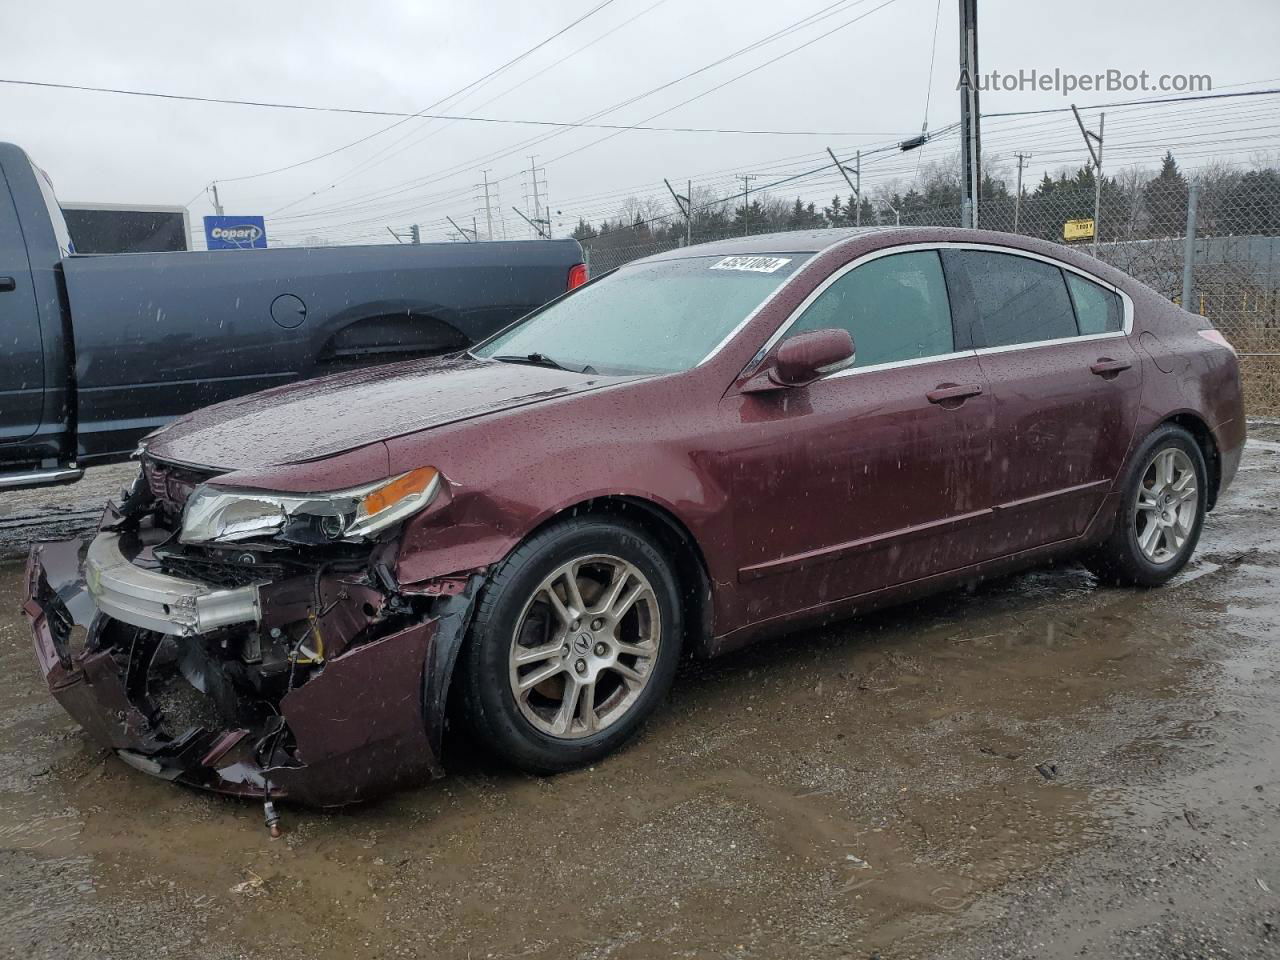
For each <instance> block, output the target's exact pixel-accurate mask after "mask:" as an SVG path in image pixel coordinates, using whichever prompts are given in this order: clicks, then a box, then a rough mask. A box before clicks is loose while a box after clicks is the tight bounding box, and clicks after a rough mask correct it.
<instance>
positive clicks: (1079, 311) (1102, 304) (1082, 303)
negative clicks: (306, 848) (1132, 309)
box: [1063, 271, 1124, 336]
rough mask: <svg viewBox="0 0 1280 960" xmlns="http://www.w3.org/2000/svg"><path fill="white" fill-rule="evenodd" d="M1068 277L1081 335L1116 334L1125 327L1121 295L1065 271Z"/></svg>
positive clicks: (1068, 286)
mask: <svg viewBox="0 0 1280 960" xmlns="http://www.w3.org/2000/svg"><path fill="white" fill-rule="evenodd" d="M1063 272H1064V273H1065V274H1066V277H1067V289H1068V290H1069V291H1070V292H1071V302H1072V303H1073V304H1074V305H1075V308H1076V322H1077V323H1078V324H1079V326H1080V333H1081V335H1084V336H1088V335H1089V334H1094V333H1115V332H1117V331H1119V330H1121V329H1122V328H1123V327H1124V308H1123V307H1122V306H1121V305H1120V295H1119V294H1118V293H1116V292H1115V291H1113V290H1108V289H1107V288H1106V287H1102V286H1099V285H1098V284H1096V283H1094V282H1093V281H1092V280H1086V279H1085V278H1084V277H1082V276H1080V275H1079V274H1075V273H1071V272H1070V271H1063Z"/></svg>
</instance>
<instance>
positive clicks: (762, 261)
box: [711, 256, 791, 273]
mask: <svg viewBox="0 0 1280 960" xmlns="http://www.w3.org/2000/svg"><path fill="white" fill-rule="evenodd" d="M790 262H791V258H790V257H741V256H739V257H725V258H724V259H722V260H719V261H717V262H716V263H713V264H712V265H711V269H712V270H746V271H747V272H748V273H774V272H775V271H777V270H781V269H782V268H783V267H785V266H786V265H787V264H788V263H790Z"/></svg>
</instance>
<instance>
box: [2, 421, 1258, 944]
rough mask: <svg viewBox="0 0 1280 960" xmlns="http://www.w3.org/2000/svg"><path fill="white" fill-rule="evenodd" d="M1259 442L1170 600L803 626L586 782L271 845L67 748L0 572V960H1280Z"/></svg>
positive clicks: (1058, 599)
mask: <svg viewBox="0 0 1280 960" xmlns="http://www.w3.org/2000/svg"><path fill="white" fill-rule="evenodd" d="M1253 433H1254V439H1253V440H1252V441H1251V445H1250V447H1249V449H1248V451H1247V454H1246V459H1245V463H1244V466H1243V469H1242V472H1241V474H1240V477H1239V479H1238V480H1237V483H1236V486H1235V487H1234V488H1233V489H1232V490H1231V492H1230V493H1229V494H1228V495H1227V496H1226V497H1225V498H1224V499H1223V502H1222V503H1221V504H1220V506H1219V508H1218V510H1217V511H1215V513H1214V514H1213V515H1212V517H1211V518H1210V521H1209V523H1208V524H1207V525H1206V528H1205V533H1204V537H1203V539H1202V541H1201V547H1200V551H1199V554H1198V558H1197V560H1196V562H1195V563H1194V564H1193V565H1192V566H1191V567H1189V568H1188V569H1187V570H1186V571H1185V572H1184V573H1183V574H1182V575H1181V576H1180V577H1179V578H1178V580H1177V581H1176V582H1175V583H1174V584H1172V585H1170V586H1168V587H1166V588H1164V589H1161V590H1155V591H1150V592H1135V591H1127V590H1110V589H1100V588H1098V587H1097V586H1096V585H1095V583H1094V582H1093V580H1092V578H1091V577H1090V576H1089V575H1088V574H1087V573H1085V572H1084V571H1083V570H1082V569H1080V568H1078V567H1075V566H1067V567H1062V568H1059V569H1055V570H1050V571H1041V572H1036V573H1031V574H1025V575H1021V576H1017V577H1013V578H1010V579H1005V580H1002V581H999V582H996V583H992V584H988V585H986V586H983V587H981V588H979V589H978V590H976V591H973V592H956V593H951V594H948V595H946V596H943V597H939V598H936V599H933V600H930V601H927V602H922V603H917V604H915V605H913V606H911V607H909V608H906V609H900V610H897V611H893V612H887V613H883V614H879V615H876V616H874V617H868V618H864V619H862V620H860V621H855V622H849V623H844V624H841V625H838V626H835V627H832V628H829V629H825V630H821V631H811V632H804V633H796V634H793V635H791V636H788V637H784V638H781V639H779V640H776V641H774V642H769V643H766V644H764V645H761V646H758V647H756V648H754V649H752V650H750V651H747V652H746V653H744V654H740V655H735V656H732V657H730V658H728V659H726V660H724V661H722V662H714V663H711V664H690V665H688V666H687V667H686V668H685V669H684V670H683V671H682V673H681V675H680V677H679V678H678V680H677V684H676V688H675V691H674V693H673V695H672V698H671V701H670V703H669V704H668V705H667V707H666V709H665V710H664V711H663V713H662V714H661V715H660V716H659V717H658V718H657V719H656V720H655V721H654V722H653V723H652V724H651V725H650V726H649V727H648V728H647V730H646V731H645V733H644V734H643V735H642V736H641V737H640V738H639V739H638V740H637V741H636V742H635V743H634V744H633V745H632V746H630V747H629V748H628V749H626V750H625V751H624V752H622V754H620V755H618V756H616V757H613V758H611V759H609V760H607V761H606V762H604V763H601V764H599V765H598V766H596V767H595V768H593V769H590V770H583V771H580V772H577V773H572V774H568V775H564V776H559V777H555V778H549V779H543V778H536V777H528V776H522V775H518V774H513V773H510V772H507V771H504V770H502V769H501V768H499V767H497V766H496V765H495V764H493V763H492V762H490V761H488V760H486V759H485V758H484V757H482V756H479V755H477V754H476V751H474V750H472V749H470V748H469V747H468V746H467V745H466V744H464V743H460V742H456V741H455V742H452V743H451V751H450V756H449V757H448V762H449V765H450V768H451V770H452V771H453V773H452V774H451V775H450V776H449V777H448V778H447V779H445V780H442V781H440V782H437V783H435V784H431V785H428V786H425V787H423V788H422V789H419V790H416V791H409V792H403V793H400V794H397V795H395V796H393V797H390V798H388V799H386V800H384V801H382V802H379V803H375V804H371V805H366V806H363V807H359V808H355V809H351V810H349V811H347V812H344V813H339V814H316V813H310V812H305V811H296V810H288V811H286V820H285V824H286V826H287V833H286V835H285V836H284V837H283V838H282V839H279V840H274V841H273V840H271V839H270V838H269V837H268V836H267V833H266V832H265V831H264V830H263V828H262V821H261V812H260V809H259V808H258V807H257V806H255V805H251V804H246V803H240V802H236V801H230V800H225V799H221V798H218V797H214V796H209V795H205V794H201V793H197V792H194V791H190V790H184V789H179V788H175V787H173V786H170V785H168V784H165V783H162V782H159V781H156V780H152V779H149V778H147V777H146V776H144V775H142V774H140V773H138V772H136V771H134V770H131V769H129V768H127V767H125V766H124V765H123V764H122V763H120V762H119V761H118V760H117V759H115V758H114V757H112V756H110V755H108V754H106V753H105V752H104V751H102V750H100V749H98V748H96V747H94V746H92V745H91V744H90V743H89V742H88V741H86V740H85V738H84V737H83V736H82V735H81V733H80V731H79V730H78V729H77V728H76V726H75V725H74V724H73V723H72V722H71V721H70V720H69V719H68V718H67V717H66V716H65V715H64V714H63V713H62V712H61V711H60V709H59V708H58V707H57V706H56V705H55V704H54V703H53V701H52V700H51V699H50V698H49V697H48V695H47V693H46V692H45V690H44V689H43V688H42V686H41V683H40V681H39V680H38V678H37V675H36V669H35V665H34V662H33V659H32V656H31V651H30V646H29V640H28V636H27V632H26V628H25V625H24V624H23V623H22V622H21V621H20V619H19V616H18V614H17V612H16V609H17V604H18V586H19V578H20V568H19V565H18V564H16V563H10V564H7V565H0V718H2V721H0V954H3V955H6V956H13V957H49V958H79V957H86V958H87V957H94V958H98V957H111V958H117V960H125V958H147V960H155V958H158V957H202V958H205V957H208V958H223V957H254V958H257V957H263V958H277V957H278V958H290V960H296V958H335V960H336V958H349V957H380V958H382V957H385V958H393V957H424V958H425V957H431V958H454V957H456V958H476V960H480V958H489V957H503V958H505V957H531V958H543V957H545V958H551V957H555V958H592V960H598V958H605V957H610V958H631V957H636V958H648V957H726V958H739V957H742V958H746V957H756V958H790V957H863V958H867V957H877V956H878V957H882V958H885V960H889V958H908V957H956V958H961V957H964V958H968V957H981V958H987V957H1075V956H1096V957H1106V958H1117V957H1177V958H1183V957H1185V958H1201V957H1204V958H1208V957H1218V958H1249V957H1259V958H1262V957H1269V958H1274V957H1278V956H1280V696H1277V694H1278V693H1280V646H1277V643H1276V641H1277V639H1280V626H1278V623H1280V580H1278V578H1280V430H1277V429H1276V428H1274V427H1265V426H1264V427H1259V428H1255V429H1254V431H1253ZM104 482H105V481H104ZM112 483H113V485H114V484H117V483H118V480H113V481H112ZM75 490H76V488H71V490H70V491H64V494H63V496H62V497H61V500H60V501H59V502H62V503H70V502H72V501H73V500H74V497H73V496H72V495H71V494H72V491H75ZM13 509H16V508H11V510H10V514H9V515H10V516H12V512H13ZM23 509H25V507H23ZM3 516H4V514H3V513H0V519H2V518H3ZM60 522H61V523H62V525H63V526H66V525H67V523H66V522H63V521H60Z"/></svg>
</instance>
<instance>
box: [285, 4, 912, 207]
mask: <svg viewBox="0 0 1280 960" xmlns="http://www.w3.org/2000/svg"><path fill="white" fill-rule="evenodd" d="M866 2H868V0H836V2H835V3H831V4H828V5H827V6H825V7H821V8H819V9H818V10H816V11H814V12H813V13H811V14H809V15H807V16H805V17H802V18H800V19H799V20H797V21H794V22H793V23H791V24H788V25H787V26H785V27H782V28H780V29H778V30H775V31H774V32H773V33H770V34H767V35H765V36H764V37H761V38H760V39H758V40H755V41H752V42H751V43H749V44H747V45H746V46H744V47H740V48H739V49H737V50H735V51H733V52H732V53H728V54H726V55H725V56H723V57H721V58H720V59H718V60H714V61H712V62H711V63H708V64H705V65H703V66H701V67H698V68H697V69H696V70H692V71H690V72H689V73H686V74H684V75H682V76H679V77H676V78H675V79H674V80H669V81H667V82H665V83H662V84H660V85H658V86H656V87H653V88H651V89H649V90H646V91H644V92H643V93H639V94H636V95H635V96H632V97H629V98H628V99H626V100H622V101H620V102H618V103H615V104H613V105H612V106H608V107H604V108H602V109H600V110H597V111H595V112H594V113H591V114H588V115H587V116H585V117H583V118H581V120H580V121H579V122H580V123H590V122H593V121H595V120H598V119H599V118H600V117H602V116H606V115H608V114H610V113H613V112H616V111H617V110H620V109H622V108H624V107H627V106H630V105H631V104H633V103H636V102H638V101H640V100H644V99H646V98H648V97H650V96H653V95H654V94H655V93H659V92H661V91H663V90H666V89H668V88H670V87H673V86H675V85H676V84H679V83H683V82H684V81H685V80H689V79H691V78H693V77H695V76H698V75H699V74H702V73H705V72H706V71H708V70H711V69H714V68H715V67H718V66H721V65H722V64H724V63H727V62H729V61H730V60H733V59H736V58H737V57H740V56H743V55H745V54H747V53H749V52H751V51H752V50H755V49H758V48H759V47H762V46H764V45H766V44H769V43H772V42H774V41H775V40H779V39H782V38H783V37H785V36H788V35H789V34H791V33H794V32H796V31H798V30H801V29H804V28H805V27H808V26H813V25H814V24H816V23H819V22H821V21H822V20H825V19H827V18H829V17H832V16H835V15H836V14H837V13H840V12H842V10H847V9H849V8H851V7H854V6H858V5H859V4H862V3H866ZM889 2H894V0H889ZM877 9H878V8H877ZM841 26H842V27H843V26H848V23H845V24H842V25H841ZM837 29H840V28H837ZM831 32H834V31H831ZM825 35H829V34H824V36H825ZM817 39H821V37H819V38H817ZM790 52H795V51H794V50H793V51H790ZM787 55H789V54H784V56H787ZM775 59H780V58H775ZM769 62H770V63H771V62H773V61H769ZM767 65H768V64H767V63H766V64H762V65H761V66H767ZM744 76H745V74H744ZM734 79H735V80H737V79H741V77H737V78H734ZM732 82H734V81H733V80H730V81H728V83H732ZM724 85H726V84H721V85H720V86H724ZM719 88H720V87H714V88H712V89H711V90H708V91H704V92H703V93H702V94H699V95H698V97H694V98H693V99H698V98H700V97H702V96H706V95H707V94H708V93H712V92H714V91H715V90H717V89H719ZM690 102H692V100H689V101H685V103H690ZM684 105H685V104H683V103H682V104H677V105H676V107H672V108H669V109H668V110H666V111H663V112H662V113H669V112H671V110H674V109H676V108H677V107H680V106H684ZM662 113H659V114H655V115H654V116H655V117H656V116H661V115H662ZM652 119H654V117H648V118H646V119H645V120H642V121H640V122H641V123H647V122H648V121H649V120H652ZM564 132H566V131H564V130H556V131H553V132H551V133H547V134H540V135H538V136H535V137H532V138H530V139H528V140H523V141H521V142H519V143H516V144H514V145H511V146H510V147H503V148H499V149H498V150H496V151H492V152H489V153H486V154H484V155H483V156H480V157H474V158H472V159H470V160H467V161H464V162H462V163H459V164H455V165H454V166H452V167H447V168H444V169H443V170H439V171H436V172H435V173H433V174H428V175H426V176H424V177H416V178H413V179H410V180H407V181H403V182H402V183H400V184H396V185H394V186H393V187H392V188H383V189H390V190H391V193H385V194H382V196H391V195H393V194H394V193H397V192H398V193H403V192H406V191H407V190H411V189H413V187H414V186H417V185H425V184H426V183H429V182H438V180H439V179H445V178H448V177H450V176H455V175H458V174H460V173H463V172H466V171H469V170H472V169H474V168H475V166H476V165H477V164H481V163H490V162H492V161H494V160H500V159H504V158H505V157H508V156H511V155H512V154H515V153H519V152H521V151H523V150H526V149H527V148H529V147H532V146H534V145H537V144H540V143H543V142H545V141H547V140H549V139H551V138H552V137H555V136H559V135H560V134H562V133H564ZM618 132H619V133H622V132H625V131H618ZM606 139H607V138H606ZM598 142H602V141H598ZM592 145H593V144H588V145H587V146H588V147H589V146H592ZM579 149H580V150H581V149H586V147H582V148H579ZM571 152H578V151H571ZM567 155H568V154H566V156H567ZM556 159H560V158H559V157H557V158H556ZM518 175H519V173H515V174H510V175H508V176H506V177H503V178H501V180H509V179H511V178H512V177H514V176H518ZM433 178H434V179H433ZM497 182H500V181H497ZM334 186H336V184H331V185H330V186H329V187H326V188H323V189H322V190H317V191H313V192H312V193H311V194H309V195H307V196H304V197H301V198H299V199H298V200H295V201H291V202H290V203H287V204H285V205H284V206H283V207H280V208H278V209H279V210H283V209H287V208H288V207H290V206H293V205H294V204H296V203H300V202H303V201H305V200H307V199H310V198H311V197H314V196H316V195H317V194H318V193H323V192H325V191H327V190H329V189H332V188H333V187H334ZM365 196H366V197H368V198H373V199H376V198H378V192H377V191H374V193H373V194H368V195H365Z"/></svg>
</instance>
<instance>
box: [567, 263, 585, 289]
mask: <svg viewBox="0 0 1280 960" xmlns="http://www.w3.org/2000/svg"><path fill="white" fill-rule="evenodd" d="M586 282H587V265H586V264H585V263H575V264H574V265H573V266H572V267H570V268H569V286H568V287H566V288H565V289H566V290H573V289H575V288H576V287H580V286H582V285H583V284H584V283H586Z"/></svg>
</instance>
